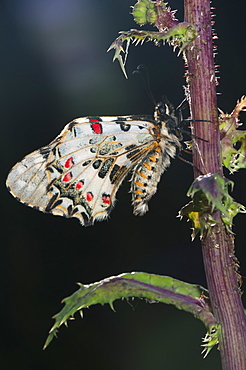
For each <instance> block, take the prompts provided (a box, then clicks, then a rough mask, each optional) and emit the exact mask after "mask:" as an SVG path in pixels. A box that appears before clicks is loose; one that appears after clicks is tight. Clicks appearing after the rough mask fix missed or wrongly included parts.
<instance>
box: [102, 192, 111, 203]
mask: <svg viewBox="0 0 246 370" xmlns="http://www.w3.org/2000/svg"><path fill="white" fill-rule="evenodd" d="M102 202H103V203H105V204H110V203H111V200H110V195H108V194H103V195H102Z"/></svg>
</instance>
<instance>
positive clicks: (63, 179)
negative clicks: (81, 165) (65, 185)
mask: <svg viewBox="0 0 246 370" xmlns="http://www.w3.org/2000/svg"><path fill="white" fill-rule="evenodd" d="M72 177H73V175H72V173H71V172H68V173H66V175H64V176H63V178H62V181H64V182H68V181H70V180H72Z"/></svg>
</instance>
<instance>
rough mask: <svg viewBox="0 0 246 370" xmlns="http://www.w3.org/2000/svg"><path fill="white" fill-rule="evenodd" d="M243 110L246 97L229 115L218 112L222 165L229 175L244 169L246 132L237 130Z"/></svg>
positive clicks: (245, 163)
mask: <svg viewBox="0 0 246 370" xmlns="http://www.w3.org/2000/svg"><path fill="white" fill-rule="evenodd" d="M245 108H246V97H245V96H243V97H242V98H241V100H240V101H238V102H237V105H236V107H235V108H234V110H233V111H232V113H231V114H228V113H224V112H222V111H221V110H220V116H219V123H220V134H221V150H222V163H223V165H224V166H225V167H226V168H228V170H229V171H230V172H231V173H233V172H236V171H238V170H239V169H241V168H246V131H243V130H237V128H238V127H239V126H241V125H242V123H240V121H239V114H240V112H241V111H245Z"/></svg>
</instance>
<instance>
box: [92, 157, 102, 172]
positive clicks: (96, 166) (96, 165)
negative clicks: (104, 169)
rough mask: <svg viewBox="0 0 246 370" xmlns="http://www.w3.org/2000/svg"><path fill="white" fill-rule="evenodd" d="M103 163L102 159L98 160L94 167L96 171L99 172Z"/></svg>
mask: <svg viewBox="0 0 246 370" xmlns="http://www.w3.org/2000/svg"><path fill="white" fill-rule="evenodd" d="M101 163H102V159H97V160H96V161H95V162H93V164H92V167H93V168H95V170H97V169H98V168H99V167H100V166H101Z"/></svg>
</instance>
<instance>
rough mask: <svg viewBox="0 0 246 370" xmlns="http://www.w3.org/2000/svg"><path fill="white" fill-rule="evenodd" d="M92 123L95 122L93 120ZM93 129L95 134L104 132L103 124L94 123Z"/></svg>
mask: <svg viewBox="0 0 246 370" xmlns="http://www.w3.org/2000/svg"><path fill="white" fill-rule="evenodd" d="M91 121H93V120H91ZM97 122H98V121H97ZM91 128H92V131H93V132H95V134H102V131H103V130H102V125H101V123H92V124H91Z"/></svg>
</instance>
